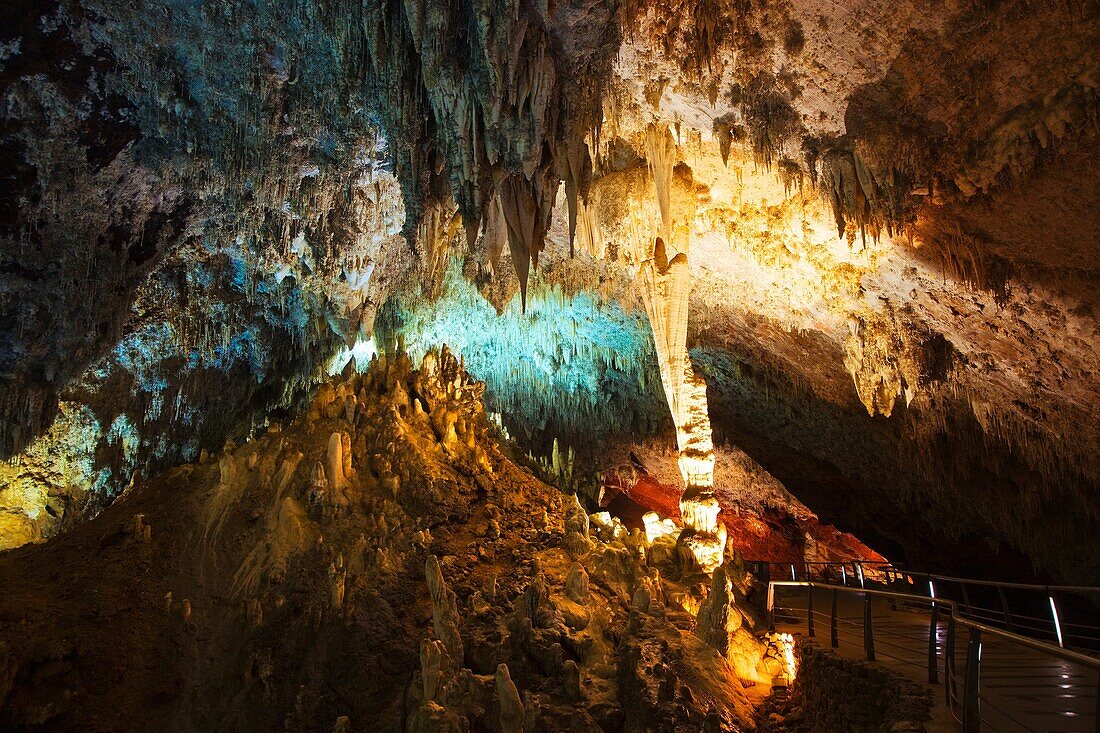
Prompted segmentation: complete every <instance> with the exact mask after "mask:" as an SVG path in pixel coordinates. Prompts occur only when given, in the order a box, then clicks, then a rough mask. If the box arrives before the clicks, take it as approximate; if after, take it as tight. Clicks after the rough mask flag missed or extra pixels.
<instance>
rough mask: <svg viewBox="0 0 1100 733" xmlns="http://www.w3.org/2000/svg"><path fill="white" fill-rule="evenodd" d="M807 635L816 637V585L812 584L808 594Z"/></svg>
mask: <svg viewBox="0 0 1100 733" xmlns="http://www.w3.org/2000/svg"><path fill="white" fill-rule="evenodd" d="M806 635H807V636H809V637H810V638H811V639H812V638H813V637H814V584H813V583H810V585H809V587H808V588H807V594H806Z"/></svg>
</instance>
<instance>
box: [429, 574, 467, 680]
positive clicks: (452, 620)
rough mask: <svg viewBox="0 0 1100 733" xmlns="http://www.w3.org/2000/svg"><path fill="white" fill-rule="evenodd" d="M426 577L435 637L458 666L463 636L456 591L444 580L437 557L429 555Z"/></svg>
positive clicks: (461, 655) (461, 657) (460, 659)
mask: <svg viewBox="0 0 1100 733" xmlns="http://www.w3.org/2000/svg"><path fill="white" fill-rule="evenodd" d="M424 575H425V576H426V577H427V581H428V593H429V594H430V595H431V599H432V623H433V625H434V627H435V635H436V636H437V637H439V640H440V641H441V642H443V645H444V646H445V647H446V648H447V651H448V653H450V655H451V659H453V660H454V661H455V663H457V664H461V663H462V660H463V644H462V635H461V634H460V632H459V630H458V624H459V616H458V600H457V599H456V597H455V594H454V591H452V590H451V589H450V588H448V587H447V582H446V581H445V580H443V571H442V569H441V568H440V567H439V560H437V559H436V557H435V555H428V559H427V560H425V561H424Z"/></svg>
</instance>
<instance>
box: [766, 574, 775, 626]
mask: <svg viewBox="0 0 1100 733" xmlns="http://www.w3.org/2000/svg"><path fill="white" fill-rule="evenodd" d="M768 631H775V586H774V585H772V584H771V583H768Z"/></svg>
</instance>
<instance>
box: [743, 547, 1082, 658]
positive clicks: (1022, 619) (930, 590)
mask: <svg viewBox="0 0 1100 733" xmlns="http://www.w3.org/2000/svg"><path fill="white" fill-rule="evenodd" d="M746 566H747V567H748V569H749V571H750V572H752V574H753V575H755V576H756V577H757V578H758V579H760V580H761V581H763V582H765V583H767V582H768V581H770V580H772V579H779V578H780V577H782V579H783V580H807V581H818V582H828V583H835V584H837V585H841V586H848V587H852V586H854V587H859V588H863V587H866V586H868V585H870V586H871V587H877V588H883V589H887V590H896V591H899V592H909V593H914V594H916V595H924V594H925V593H927V596H928V598H937V599H944V600H952V601H955V602H956V603H957V604H958V606H959V608H960V614H961V615H962V616H965V617H966V618H969V619H972V620H974V621H978V622H981V623H985V624H988V625H990V626H995V627H997V628H1000V629H1003V630H1005V631H1011V632H1013V633H1016V634H1019V635H1020V636H1026V637H1030V638H1034V639H1039V640H1043V641H1048V642H1051V643H1055V644H1057V645H1058V646H1061V647H1064V648H1066V649H1072V650H1075V651H1079V652H1082V653H1085V654H1100V611H1098V609H1100V588H1095V587H1088V586H1074V585H1037V584H1028V583H1008V582H996V581H988V580H974V579H970V578H956V577H952V576H949V575H937V574H934V573H922V572H914V571H910V570H904V569H901V568H898V567H896V566H894V565H892V564H890V563H886V562H876V561H865V560H854V561H850V562H800V563H766V562H755V561H749V562H746Z"/></svg>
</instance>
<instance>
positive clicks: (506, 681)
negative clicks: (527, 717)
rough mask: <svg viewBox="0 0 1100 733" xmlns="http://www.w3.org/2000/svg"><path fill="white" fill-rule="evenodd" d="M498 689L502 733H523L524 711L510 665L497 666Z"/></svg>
mask: <svg viewBox="0 0 1100 733" xmlns="http://www.w3.org/2000/svg"><path fill="white" fill-rule="evenodd" d="M495 678H496V689H497V699H498V700H499V701H500V730H501V732H502V733H523V723H524V711H523V702H522V701H521V700H520V697H519V690H517V689H516V685H515V683H513V682H512V676H511V675H510V674H509V673H508V665H507V664H500V665H497V672H496V675H495Z"/></svg>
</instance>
